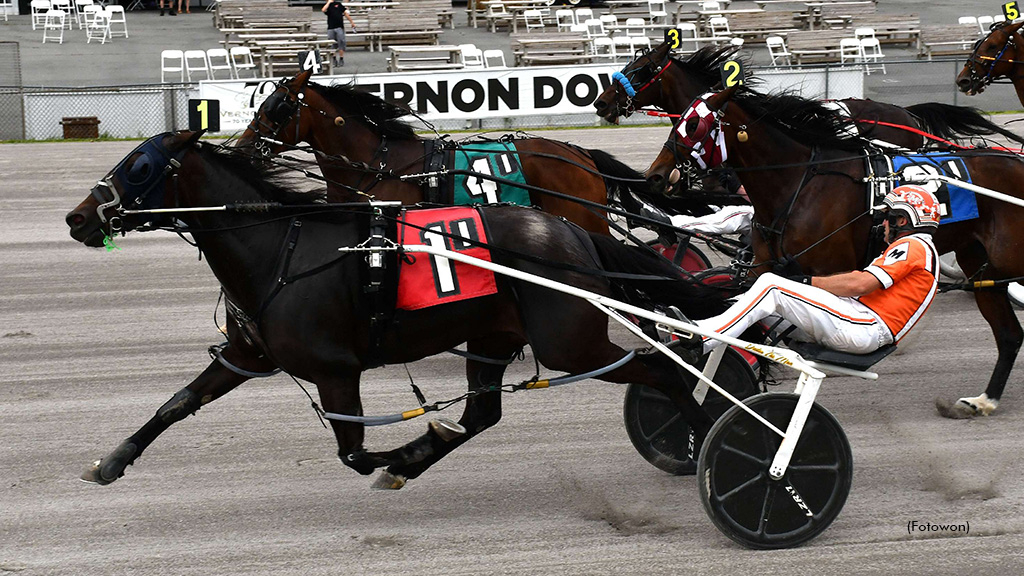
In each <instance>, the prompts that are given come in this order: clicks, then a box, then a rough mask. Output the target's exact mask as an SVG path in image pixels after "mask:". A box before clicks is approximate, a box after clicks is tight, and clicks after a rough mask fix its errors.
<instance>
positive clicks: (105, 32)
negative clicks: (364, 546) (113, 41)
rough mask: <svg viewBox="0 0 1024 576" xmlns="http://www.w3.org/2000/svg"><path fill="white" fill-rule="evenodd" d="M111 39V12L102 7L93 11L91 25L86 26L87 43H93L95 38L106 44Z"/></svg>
mask: <svg viewBox="0 0 1024 576" xmlns="http://www.w3.org/2000/svg"><path fill="white" fill-rule="evenodd" d="M109 39H110V12H107V10H106V8H102V9H100V10H97V11H95V12H93V14H92V19H90V20H89V25H88V26H86V27H85V43H86V44H91V43H92V41H93V40H99V41H100V44H106V43H107V40H109Z"/></svg>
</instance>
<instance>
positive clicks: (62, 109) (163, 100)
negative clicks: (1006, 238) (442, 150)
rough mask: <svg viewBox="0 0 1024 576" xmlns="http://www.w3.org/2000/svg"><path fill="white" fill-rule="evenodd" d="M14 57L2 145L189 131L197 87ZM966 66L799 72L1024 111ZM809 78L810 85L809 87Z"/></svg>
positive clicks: (902, 97)
mask: <svg viewBox="0 0 1024 576" xmlns="http://www.w3.org/2000/svg"><path fill="white" fill-rule="evenodd" d="M17 50H18V45H17V43H13V42H0V140H49V139H59V138H62V137H63V130H62V124H61V121H62V119H64V118H68V117H86V118H96V119H97V120H98V121H99V126H98V133H99V135H100V136H101V137H111V138H144V137H148V136H151V135H153V134H156V133H159V132H163V131H167V130H178V129H184V128H187V127H188V100H189V98H195V97H197V94H198V90H197V85H190V84H180V85H169V84H159V85H136V86H110V87H90V88H27V87H22V86H21V85H20V84H21V76H20V69H19V64H18V61H19V58H18V52H17ZM962 66H963V61H962V60H949V59H947V60H935V61H931V62H927V61H917V60H910V61H888V62H885V73H882V72H881V71H880V70H877V71H876V70H872V71H871V74H865V75H863V76H862V75H860V74H850V73H849V71H850V67H845V68H843V67H839V66H835V65H833V66H814V67H810V66H808V67H806V68H799V69H797V70H799V71H801V72H803V73H804V74H803V76H804V77H805V78H806V79H808V80H807V82H803V83H802V86H801V88H802V92H803V95H804V96H807V97H814V98H842V97H847V96H850V95H862V96H863V97H864V98H870V99H872V100H878V101H881V102H888V103H892V104H896V105H902V106H908V105H911V104H917V103H921V102H942V103H946V104H956V105H961V106H975V107H978V108H981V109H982V110H986V111H1004V110H1019V109H1020V108H1021V104H1020V102H1019V101H1018V100H1017V98H1016V93H1015V92H1014V91H1013V90H1012V89H1011V88H1010V87H1006V86H1001V85H1000V86H993V87H990V88H989V89H988V90H987V91H985V92H984V93H983V94H981V95H978V96H972V97H968V96H965V95H964V94H961V93H959V92H958V91H957V90H956V88H955V86H954V82H953V79H954V78H955V76H956V74H957V73H959V71H960V69H961V68H962ZM772 70H773V69H771V68H763V67H760V68H759V67H750V68H749V69H748V76H753V77H757V76H758V75H759V74H760V75H761V76H764V77H768V76H770V74H771V71H772ZM922 71H923V72H924V73H923V74H922ZM812 77H813V79H814V80H813V82H812V81H811V80H810V79H811V78H812ZM822 78H824V81H823V84H822V80H821V79H822ZM766 84H768V83H766ZM601 122H602V121H601V120H599V119H598V117H597V116H596V115H595V114H571V115H569V114H562V115H544V116H540V115H538V116H519V117H515V118H496V119H487V120H480V119H474V118H465V119H460V120H454V121H453V120H448V121H444V122H436V123H435V126H436V128H437V129H438V130H439V131H442V132H445V131H454V130H464V129H471V130H495V131H501V130H518V129H524V130H530V129H538V128H544V127H563V128H564V127H586V126H598V125H600V124H601ZM667 122H668V121H667V120H666V119H664V118H653V117H648V116H644V115H639V114H635V115H633V116H632V117H630V118H627V119H623V121H622V123H623V124H627V125H637V124H665V123H667Z"/></svg>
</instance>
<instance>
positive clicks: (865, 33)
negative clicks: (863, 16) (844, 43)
mask: <svg viewBox="0 0 1024 576" xmlns="http://www.w3.org/2000/svg"><path fill="white" fill-rule="evenodd" d="M853 37H854V38H856V39H857V40H860V39H861V38H874V37H875V29H874V28H855V29H854V30H853Z"/></svg>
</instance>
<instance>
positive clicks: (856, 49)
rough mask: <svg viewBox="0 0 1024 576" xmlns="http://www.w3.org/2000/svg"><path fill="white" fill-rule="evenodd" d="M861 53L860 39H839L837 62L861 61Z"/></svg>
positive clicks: (862, 59)
mask: <svg viewBox="0 0 1024 576" xmlns="http://www.w3.org/2000/svg"><path fill="white" fill-rule="evenodd" d="M862 56H863V53H862V52H861V50H860V40H857V39H856V38H843V39H842V40H840V41H839V63H840V64H846V63H848V62H863V61H864V58H863V57H862Z"/></svg>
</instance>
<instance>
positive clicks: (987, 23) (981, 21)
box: [978, 16, 995, 34]
mask: <svg viewBox="0 0 1024 576" xmlns="http://www.w3.org/2000/svg"><path fill="white" fill-rule="evenodd" d="M994 22H995V19H994V18H992V17H991V16H978V28H980V29H981V33H982V34H988V29H989V28H991V27H992V24H993V23H994Z"/></svg>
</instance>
